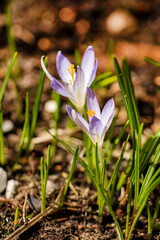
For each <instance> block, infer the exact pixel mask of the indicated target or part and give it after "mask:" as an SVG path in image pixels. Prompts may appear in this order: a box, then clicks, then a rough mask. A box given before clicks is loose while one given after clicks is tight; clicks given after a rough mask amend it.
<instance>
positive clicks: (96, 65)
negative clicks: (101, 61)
mask: <svg viewBox="0 0 160 240" xmlns="http://www.w3.org/2000/svg"><path fill="white" fill-rule="evenodd" d="M97 67H98V60H97V58H96V63H95V65H94V67H93V71H92V74H91V77H90V80H89V82H88V85H87V87H90V86H91V84H92V82H93V81H94V79H95V77H96V71H97Z"/></svg>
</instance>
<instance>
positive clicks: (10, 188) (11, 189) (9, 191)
mask: <svg viewBox="0 0 160 240" xmlns="http://www.w3.org/2000/svg"><path fill="white" fill-rule="evenodd" d="M18 185H19V182H17V181H16V180H14V179H10V180H9V181H8V183H7V188H6V198H7V199H11V198H13V195H14V193H15V190H16V187H17V186H18Z"/></svg>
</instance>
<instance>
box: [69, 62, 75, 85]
mask: <svg viewBox="0 0 160 240" xmlns="http://www.w3.org/2000/svg"><path fill="white" fill-rule="evenodd" d="M68 71H69V73H70V74H71V79H70V84H71V86H72V87H73V83H74V72H75V68H74V65H73V64H71V65H70V68H68Z"/></svg>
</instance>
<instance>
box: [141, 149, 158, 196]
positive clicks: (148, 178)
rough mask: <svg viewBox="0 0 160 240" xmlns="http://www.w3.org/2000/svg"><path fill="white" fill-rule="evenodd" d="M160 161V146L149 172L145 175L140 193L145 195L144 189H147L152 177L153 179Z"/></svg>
mask: <svg viewBox="0 0 160 240" xmlns="http://www.w3.org/2000/svg"><path fill="white" fill-rule="evenodd" d="M159 159H160V146H159V147H158V149H157V151H156V153H155V155H154V157H153V159H152V163H151V165H150V166H149V168H148V171H147V173H146V175H145V178H144V180H143V184H142V187H141V192H140V193H143V191H144V189H145V188H146V187H147V184H148V182H149V180H150V179H151V177H152V175H153V173H154V171H155V168H156V166H157V163H158V161H159Z"/></svg>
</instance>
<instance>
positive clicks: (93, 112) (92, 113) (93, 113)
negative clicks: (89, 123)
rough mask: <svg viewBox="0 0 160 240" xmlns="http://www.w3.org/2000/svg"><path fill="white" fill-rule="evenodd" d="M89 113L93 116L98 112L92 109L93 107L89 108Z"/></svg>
mask: <svg viewBox="0 0 160 240" xmlns="http://www.w3.org/2000/svg"><path fill="white" fill-rule="evenodd" d="M87 114H88V115H89V116H90V117H93V115H95V114H96V112H95V111H94V110H93V111H92V110H91V109H88V112H87Z"/></svg>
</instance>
